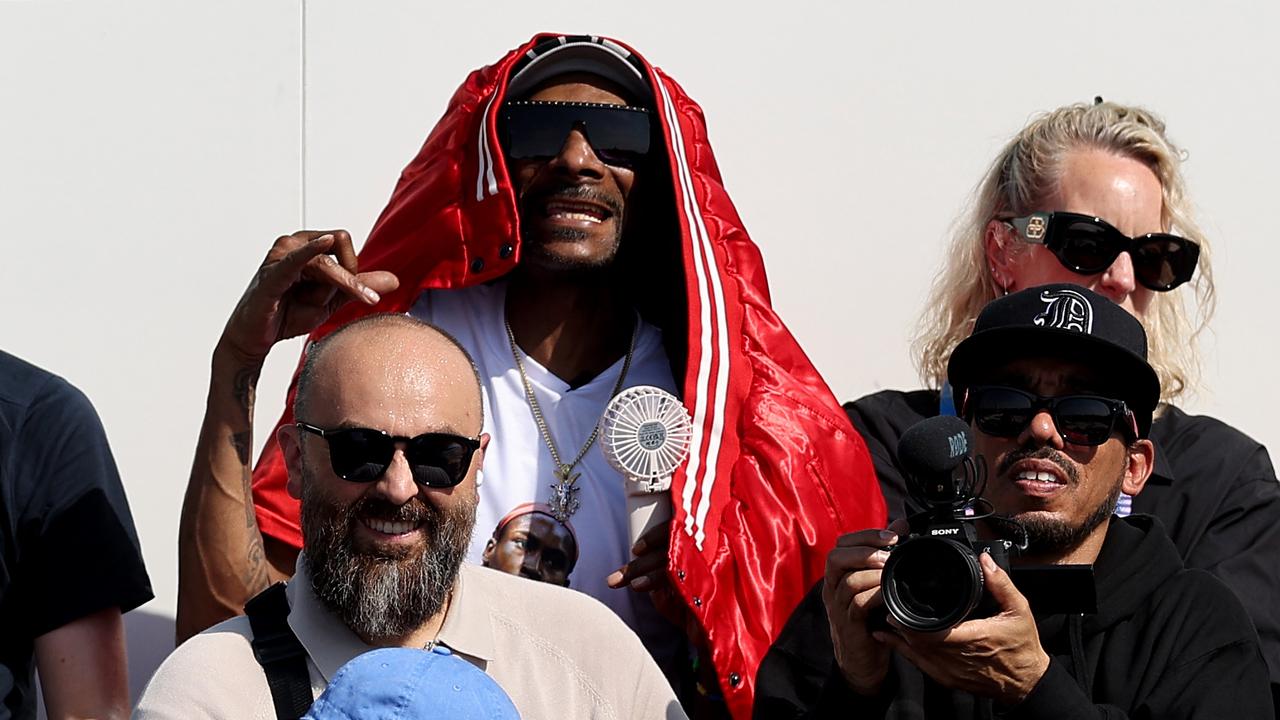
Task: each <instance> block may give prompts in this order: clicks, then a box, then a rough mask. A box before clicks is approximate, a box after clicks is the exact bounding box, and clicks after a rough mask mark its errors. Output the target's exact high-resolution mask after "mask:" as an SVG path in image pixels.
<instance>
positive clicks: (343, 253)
mask: <svg viewBox="0 0 1280 720" xmlns="http://www.w3.org/2000/svg"><path fill="white" fill-rule="evenodd" d="M330 232H331V233H332V234H333V254H334V255H336V256H337V257H338V264H339V265H341V266H342V269H343V270H346V271H347V272H349V273H352V274H356V273H357V272H359V269H360V267H359V261H358V260H357V259H356V249H355V246H353V245H352V244H351V233H349V232H347V231H346V230H332V231H330Z"/></svg>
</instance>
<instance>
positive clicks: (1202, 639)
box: [1148, 568, 1257, 655]
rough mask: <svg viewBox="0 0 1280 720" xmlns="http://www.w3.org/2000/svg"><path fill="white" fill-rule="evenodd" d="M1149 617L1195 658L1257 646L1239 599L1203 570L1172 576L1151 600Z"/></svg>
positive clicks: (1189, 570)
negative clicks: (1224, 649) (1226, 648)
mask: <svg viewBox="0 0 1280 720" xmlns="http://www.w3.org/2000/svg"><path fill="white" fill-rule="evenodd" d="M1149 602H1150V604H1151V605H1150V608H1149V611H1148V612H1149V615H1150V616H1151V617H1152V618H1153V619H1154V620H1155V621H1156V622H1158V623H1159V624H1160V626H1161V628H1162V632H1163V633H1170V634H1171V635H1170V637H1176V638H1179V639H1180V641H1181V642H1183V643H1185V644H1186V645H1187V646H1189V647H1191V648H1199V649H1198V650H1192V651H1190V654H1192V655H1194V654H1196V653H1199V652H1210V651H1212V650H1214V649H1216V648H1220V647H1224V646H1227V645H1233V644H1239V643H1248V642H1253V643H1256V642H1257V632H1256V631H1255V630H1254V629H1253V623H1252V621H1251V620H1250V619H1249V615H1248V613H1247V612H1246V611H1245V609H1244V606H1243V605H1242V604H1241V603H1240V600H1239V598H1237V597H1236V595H1235V593H1234V592H1232V591H1231V589H1230V588H1228V587H1227V586H1226V585H1225V584H1224V583H1223V582H1222V581H1221V580H1219V579H1218V578H1217V577H1215V576H1214V575H1212V574H1211V573H1209V572H1208V571H1207V570H1201V569H1199V568H1183V569H1181V570H1179V571H1177V572H1175V573H1173V574H1172V575H1170V576H1169V577H1168V578H1167V579H1166V580H1165V581H1164V582H1163V583H1161V584H1160V587H1159V588H1157V590H1156V591H1155V592H1153V593H1152V594H1151V595H1150V596H1149Z"/></svg>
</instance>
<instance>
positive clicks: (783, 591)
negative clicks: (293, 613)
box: [178, 34, 884, 716]
mask: <svg viewBox="0 0 1280 720" xmlns="http://www.w3.org/2000/svg"><path fill="white" fill-rule="evenodd" d="M707 134H708V133H707V128H706V124H705V121H704V119H703V116H702V111H701V109H700V108H699V107H698V106H697V104H696V103H695V102H694V101H693V100H692V99H690V98H689V97H688V96H687V95H685V94H684V92H683V91H682V90H681V88H680V86H679V85H678V84H677V83H676V82H675V81H674V80H672V79H671V78H670V77H669V76H667V75H666V74H665V73H664V72H662V71H661V70H660V69H658V68H656V67H654V66H652V65H651V64H649V63H648V62H647V61H645V60H644V59H643V58H641V57H640V56H639V55H638V54H637V53H635V52H634V51H632V50H631V49H630V48H627V47H625V46H624V45H622V44H621V43H619V42H616V41H612V40H608V39H605V38H600V37H595V36H563V35H553V34H545V35H539V36H536V37H534V38H533V39H532V40H530V41H529V42H528V43H526V44H524V45H522V46H520V47H519V48H516V49H515V50H513V51H511V52H510V53H508V54H507V55H506V56H504V57H503V58H501V59H499V60H498V61H497V62H495V63H493V64H490V65H486V66H485V67H483V68H480V69H479V70H476V71H475V72H473V73H472V74H471V75H470V76H469V77H468V78H467V79H466V81H464V82H463V84H462V86H461V87H460V88H459V89H458V91H457V92H456V93H455V95H454V97H453V99H452V100H451V101H450V103H449V107H448V110H446V112H445V115H444V117H443V118H441V120H440V122H439V123H438V124H437V125H436V127H435V128H434V129H433V130H432V131H431V133H430V135H429V137H428V138H427V141H426V143H425V144H424V146H423V148H422V150H421V151H420V152H419V154H418V156H417V157H416V158H415V159H414V160H413V161H412V162H411V163H410V164H409V166H408V167H407V168H405V170H404V172H403V173H402V175H401V177H400V181H399V183H398V184H397V186H396V189H395V191H394V193H393V194H392V197H391V200H390V202H389V203H388V205H387V208H386V209H385V210H384V211H383V213H382V215H381V217H380V218H379V219H378V222H377V224H376V225H375V226H374V228H373V230H372V231H371V232H370V235H369V239H368V241H367V242H366V243H365V246H364V248H363V249H362V250H361V253H360V256H359V260H358V262H357V259H356V257H355V255H354V253H353V251H352V245H351V241H350V237H349V236H348V235H347V233H345V232H343V231H329V232H324V231H311V232H299V233H295V234H294V235H291V236H287V237H283V238H280V239H279V240H277V242H276V245H275V247H273V248H272V250H271V251H270V253H269V254H268V256H267V260H266V262H265V263H264V265H263V267H262V269H261V270H260V271H259V273H258V276H257V278H256V279H255V280H254V281H253V283H252V285H251V287H250V291H249V293H246V296H245V297H246V301H245V302H243V303H242V305H241V308H240V309H238V310H237V311H236V313H235V314H234V315H233V317H232V319H231V320H230V321H229V322H228V325H227V327H226V330H225V331H224V334H223V336H222V339H221V341H220V342H219V344H218V347H217V349H216V350H215V355H214V362H213V367H214V374H213V380H212V383H211V387H210V394H209V410H208V413H207V414H206V418H205V423H204V426H203V428H202V431H201V437H200V443H199V445H198V447H197V451H196V462H195V463H194V466H193V467H194V469H193V472H192V477H191V481H190V484H189V485H188V493H187V498H186V504H185V506H184V511H183V521H182V530H181V534H180V549H179V556H180V572H179V603H178V632H179V636H180V637H186V636H188V635H190V634H191V633H193V632H196V631H198V630H200V629H201V628H203V627H206V626H207V625H209V624H212V623H213V622H216V621H218V620H221V619H222V618H224V617H227V616H229V615H232V614H235V613H237V612H239V610H240V607H241V605H242V604H243V602H244V601H245V600H247V599H248V598H250V597H252V596H253V595H254V593H255V592H257V591H259V590H260V589H262V588H264V587H266V585H267V584H268V582H269V580H271V579H274V578H277V577H282V576H285V575H288V574H290V573H291V572H292V570H293V567H294V558H295V557H296V555H297V548H298V547H299V546H300V545H301V535H300V532H299V523H298V503H297V501H296V500H294V499H292V498H290V497H289V495H288V493H286V492H285V476H286V472H285V467H284V463H283V459H282V457H283V456H282V455H281V453H280V448H279V445H278V443H277V442H276V441H274V440H269V441H268V443H267V447H266V449H265V450H264V452H263V455H262V458H261V460H260V461H259V463H258V466H257V468H256V470H255V471H254V472H253V474H252V478H251V479H250V477H249V470H250V463H249V457H248V452H249V448H250V447H252V444H251V442H250V430H251V420H252V397H253V391H254V387H255V385H256V382H257V377H258V371H259V369H260V368H261V364H262V358H264V357H265V356H266V354H267V352H268V351H269V349H270V347H271V345H272V344H273V343H275V342H276V341H278V340H279V339H281V338H284V337H291V336H293V335H298V334H304V333H310V335H311V340H312V341H316V340H319V339H320V338H322V337H324V336H325V335H327V334H328V333H329V332H331V331H332V330H334V329H335V328H337V327H339V326H341V325H343V324H344V323H346V322H348V321H350V320H352V319H353V318H356V317H359V316H361V315H365V314H368V313H369V312H372V311H374V309H375V307H374V306H376V310H378V311H387V312H405V313H410V314H412V315H413V316H415V317H418V318H420V319H423V320H426V321H429V322H431V323H433V324H435V325H437V326H440V327H442V328H444V329H445V330H447V331H448V332H449V333H451V334H452V335H454V336H455V337H457V338H458V339H459V340H460V341H461V343H462V344H463V345H464V346H465V347H467V348H468V350H469V351H470V352H471V353H472V355H473V356H474V357H475V359H476V363H477V365H478V366H479V368H480V374H481V376H482V378H483V392H484V396H485V402H486V407H488V408H490V410H491V411H490V412H488V413H487V414H486V417H485V419H484V422H485V425H484V428H485V432H487V433H489V434H490V435H491V436H492V437H493V442H492V445H491V447H490V448H489V450H488V453H487V456H486V461H485V467H484V476H483V479H482V481H481V480H480V479H478V481H477V485H478V492H479V505H478V509H477V525H478V526H479V527H481V528H485V529H487V528H492V527H494V526H495V525H497V523H498V521H499V520H500V519H501V518H502V516H503V515H504V514H505V513H506V512H507V511H508V510H509V509H510V508H512V507H515V506H517V505H520V504H522V503H528V502H535V503H544V504H546V505H547V506H548V507H550V508H551V510H552V513H553V516H555V517H556V519H557V520H561V521H571V522H572V525H573V527H574V529H575V533H576V535H575V540H576V541H577V545H576V548H577V551H578V556H577V562H576V565H575V566H574V571H573V575H572V577H571V578H570V579H569V584H570V587H571V588H574V589H578V590H581V591H583V592H586V593H588V594H590V595H592V596H593V597H596V598H597V599H599V600H601V601H602V602H604V603H605V604H606V605H608V606H609V607H610V608H611V609H612V610H614V612H616V613H617V614H618V615H619V616H620V617H622V618H623V619H624V620H625V621H626V622H627V624H628V625H629V626H630V627H632V628H633V629H635V630H636V632H637V633H638V634H639V635H641V637H642V638H643V639H644V640H645V642H646V646H647V647H649V648H650V650H651V651H652V652H653V653H654V655H655V657H659V658H662V659H663V660H666V659H668V658H671V659H674V660H676V661H678V662H681V663H685V669H688V667H689V666H690V665H692V663H688V659H689V657H690V653H689V652H687V650H686V648H685V647H684V643H685V641H686V638H687V639H691V640H692V641H694V643H696V644H697V645H698V646H699V648H698V661H697V663H696V667H697V669H698V671H699V672H700V673H702V674H703V675H704V677H703V678H702V679H701V682H699V683H698V684H697V685H696V687H697V688H698V690H699V691H702V692H701V693H700V695H702V696H704V697H705V699H706V700H707V701H708V703H709V704H712V705H715V704H717V703H718V702H719V700H718V698H717V697H715V696H717V695H720V696H723V698H724V700H723V705H725V706H727V707H728V708H729V709H730V710H731V711H732V712H734V713H735V714H736V715H739V716H741V715H743V714H746V713H747V712H749V710H750V707H751V697H752V688H753V681H754V678H755V669H756V666H757V665H758V663H759V660H760V657H761V656H762V655H763V653H764V651H765V650H766V649H767V647H768V645H769V643H770V641H771V640H772V638H773V637H774V636H775V635H776V633H777V631H778V630H779V629H780V628H781V625H782V622H783V621H784V620H785V618H786V617H787V615H788V614H789V613H790V611H791V610H792V608H794V606H795V603H796V602H797V601H798V600H799V598H800V595H801V594H802V593H803V591H804V588H807V587H809V586H811V585H812V584H813V583H814V582H816V581H817V580H818V579H819V578H820V577H821V573H822V567H823V560H824V558H825V554H826V550H827V548H828V547H830V545H831V544H832V543H834V541H835V538H836V537H837V536H838V534H839V532H840V531H842V530H844V529H846V528H848V527H875V526H879V525H882V524H883V523H884V505H883V500H882V498H881V496H880V492H879V489H878V486H877V483H876V480H875V475H874V469H873V468H872V467H871V464H870V458H869V456H868V454H867V452H866V448H865V445H864V444H863V442H862V440H861V438H860V436H858V435H857V433H855V432H854V431H853V428H852V426H851V425H850V424H849V422H848V418H847V417H846V416H845V415H844V413H842V412H841V411H840V408H839V405H838V404H837V403H836V401H835V398H834V397H833V396H832V395H831V393H830V390H829V389H828V388H827V386H826V384H825V383H824V382H823V381H822V379H821V378H820V377H819V375H818V373H817V371H816V370H815V369H814V368H813V366H812V364H811V363H810V361H809V360H808V358H807V357H806V355H805V354H804V352H803V351H802V350H801V349H800V348H799V346H798V345H797V343H796V342H795V339H794V338H792V337H791V335H790V334H789V333H788V332H787V330H786V327H785V325H784V323H783V322H782V321H781V320H780V319H779V318H778V317H777V315H776V314H775V313H774V311H773V309H772V307H771V304H770V299H769V291H768V284H767V280H766V277H765V273H764V267H763V261H762V259H761V257H760V253H759V251H758V249H757V248H756V247H755V245H754V244H753V243H752V242H751V239H750V237H749V236H748V234H747V232H746V229H745V228H744V227H743V225H742V222H741V220H740V219H739V218H738V216H737V212H736V210H735V209H734V206H733V203H732V202H731V201H730V199H729V196H728V193H727V192H726V190H725V189H724V186H723V183H722V181H721V178H720V172H719V168H718V167H717V165H716V161H715V156H714V153H713V152H712V149H711V147H710V144H709V141H708V139H707ZM298 253H302V254H307V253H310V255H309V258H310V259H309V261H308V262H306V264H305V266H304V267H303V269H302V270H301V271H300V273H297V272H288V271H281V270H280V268H281V266H282V265H286V264H287V259H288V258H296V257H298V255H297V254H298ZM392 274H394V277H391V275H392ZM270 283H275V285H274V286H272V287H267V285H268V284H270ZM251 297H257V298H259V300H255V301H252V302H250V298H251ZM347 297H351V298H353V299H355V302H350V303H346V304H345V305H344V302H345V299H346V298H347ZM636 385H651V386H657V387H660V388H663V389H665V390H667V391H668V392H671V393H673V394H675V395H676V396H678V397H679V398H680V399H681V401H682V402H683V403H684V405H685V407H686V408H687V409H688V410H689V413H690V416H691V417H692V418H693V427H692V433H691V437H690V443H689V444H690V451H689V455H688V460H687V462H686V463H685V464H684V465H682V466H681V467H680V468H678V469H677V470H676V472H675V474H674V476H673V477H672V478H671V488H670V495H669V497H670V499H671V502H672V508H671V509H672V513H671V518H672V520H671V523H669V524H667V525H660V526H658V527H656V528H654V529H653V530H652V531H650V532H649V533H646V537H642V538H639V541H638V542H637V541H636V538H632V537H631V536H630V528H629V523H628V514H627V505H626V497H625V490H624V485H623V478H622V477H621V476H620V474H619V473H618V472H617V471H616V470H614V469H613V468H612V467H610V466H609V465H608V463H607V461H606V460H605V459H604V456H603V453H602V452H601V450H600V448H599V447H597V446H596V445H597V444H598V443H597V431H596V428H597V427H598V423H599V421H600V419H601V417H602V415H603V413H604V410H605V407H606V406H607V404H608V402H609V400H610V399H611V398H612V397H613V396H614V395H616V394H617V393H618V392H619V391H621V390H624V389H626V388H628V387H632V386H636ZM293 420H294V418H293V415H292V408H289V409H287V410H286V414H285V417H284V418H283V419H282V421H281V427H288V426H289V425H291V424H292V422H293ZM771 428H784V429H785V431H782V432H776V431H773V430H771ZM837 469H838V472H837ZM250 481H251V482H252V494H251V495H250V494H249V493H248V492H247V491H246V489H245V486H246V484H247V483H249V482H250ZM259 531H261V532H259ZM488 540H489V536H488V534H487V533H481V534H479V535H477V536H473V537H472V538H471V543H470V547H469V551H468V559H469V560H470V561H471V562H473V563H480V562H481V561H482V560H483V557H484V549H485V546H486V544H487V543H488ZM765 586H767V587H770V588H772V592H767V593H765V592H760V588H761V587H765ZM655 599H656V600H658V602H655ZM662 600H667V601H671V602H668V603H666V604H665V607H664V609H667V610H670V611H671V612H670V613H668V617H673V618H674V619H677V621H679V622H680V623H681V625H682V626H683V627H677V626H676V625H674V624H673V623H671V622H668V620H667V619H666V618H664V617H661V616H659V615H658V612H657V606H658V604H661V601H662ZM686 631H687V632H686ZM668 667H669V666H668ZM713 671H714V677H713V676H712V672H713ZM691 685H692V684H691Z"/></svg>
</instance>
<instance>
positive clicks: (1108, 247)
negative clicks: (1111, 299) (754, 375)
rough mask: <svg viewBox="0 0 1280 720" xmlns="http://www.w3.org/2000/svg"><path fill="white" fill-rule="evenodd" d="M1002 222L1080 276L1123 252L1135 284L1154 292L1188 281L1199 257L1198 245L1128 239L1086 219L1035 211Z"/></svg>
mask: <svg viewBox="0 0 1280 720" xmlns="http://www.w3.org/2000/svg"><path fill="white" fill-rule="evenodd" d="M1004 222H1005V224H1007V225H1009V226H1010V227H1012V228H1013V229H1014V230H1016V231H1017V233H1018V235H1019V236H1021V237H1022V239H1023V240H1025V241H1027V242H1029V243H1036V244H1039V245H1044V246H1045V247H1046V248H1048V250H1049V252H1051V253H1053V254H1054V256H1055V257H1057V258H1058V262H1060V263H1062V266H1063V267H1065V268H1067V269H1068V270H1070V271H1072V272H1076V273H1080V274H1081V275H1093V274H1095V273H1100V272H1102V271H1103V270H1106V269H1107V268H1108V267H1111V263H1113V262H1115V261H1116V258H1117V257H1119V255H1120V253H1122V252H1127V253H1129V256H1130V257H1131V258H1133V272H1134V275H1135V276H1136V277H1137V280H1138V282H1139V283H1142V285H1143V286H1144V287H1147V288H1150V289H1152V290H1155V291H1157V292H1164V291H1166V290H1172V289H1174V288H1176V287H1178V286H1179V285H1181V284H1182V283H1184V282H1186V281H1188V280H1190V279H1191V275H1192V274H1194V273H1195V271H1196V262H1197V261H1198V260H1199V259H1200V246H1199V245H1198V244H1196V243H1194V242H1192V241H1191V240H1188V239H1186V238H1184V237H1178V236H1177V235H1170V234H1168V233H1149V234H1147V235H1142V236H1139V237H1136V238H1131V237H1129V236H1128V235H1125V234H1124V233H1122V232H1120V231H1119V230H1117V229H1115V227H1113V226H1112V225H1111V224H1110V223H1108V222H1107V221H1105V220H1103V219H1101V218H1096V217H1092V216H1090V215H1079V214H1077V213H1069V212H1050V213H1043V212H1037V213H1031V214H1030V215H1027V216H1026V217H1017V218H1010V219H1007V220H1004Z"/></svg>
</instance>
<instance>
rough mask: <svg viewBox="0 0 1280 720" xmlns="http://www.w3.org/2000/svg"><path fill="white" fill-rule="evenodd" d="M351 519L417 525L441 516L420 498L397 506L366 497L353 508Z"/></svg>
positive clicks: (350, 513) (382, 500)
mask: <svg viewBox="0 0 1280 720" xmlns="http://www.w3.org/2000/svg"><path fill="white" fill-rule="evenodd" d="M348 513H349V515H350V517H351V519H353V520H354V519H357V518H358V519H361V520H385V521H387V522H408V523H414V524H417V523H418V522H421V521H422V520H424V519H426V518H432V517H435V516H437V515H439V514H440V513H439V511H438V510H437V509H436V508H434V507H431V506H428V505H427V503H425V502H423V501H422V500H421V499H420V498H416V497H413V498H409V500H408V501H407V502H406V503H404V504H403V505H396V504H394V503H391V502H388V501H387V500H385V499H383V498H380V497H364V498H361V499H360V500H358V501H357V502H356V503H355V504H354V505H352V506H351V508H350V510H348Z"/></svg>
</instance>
